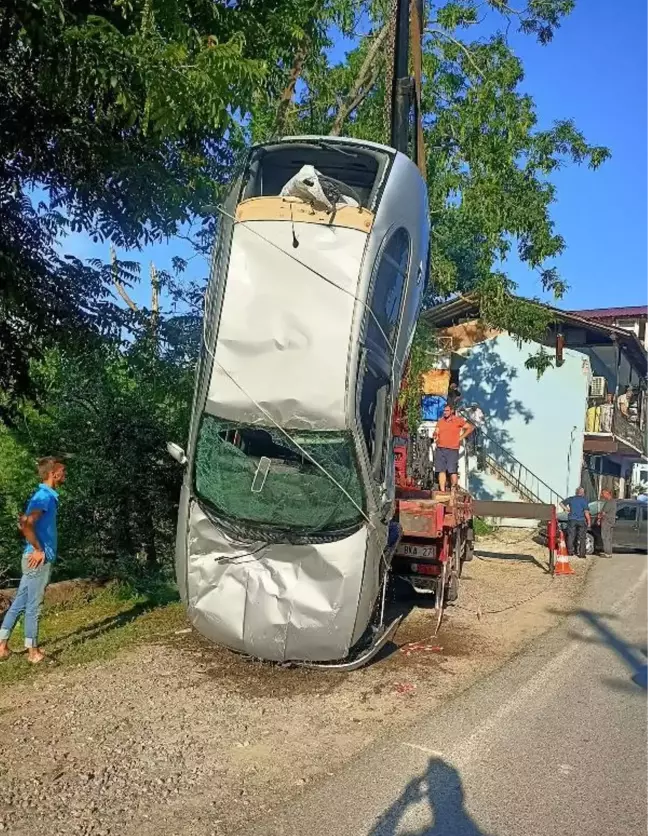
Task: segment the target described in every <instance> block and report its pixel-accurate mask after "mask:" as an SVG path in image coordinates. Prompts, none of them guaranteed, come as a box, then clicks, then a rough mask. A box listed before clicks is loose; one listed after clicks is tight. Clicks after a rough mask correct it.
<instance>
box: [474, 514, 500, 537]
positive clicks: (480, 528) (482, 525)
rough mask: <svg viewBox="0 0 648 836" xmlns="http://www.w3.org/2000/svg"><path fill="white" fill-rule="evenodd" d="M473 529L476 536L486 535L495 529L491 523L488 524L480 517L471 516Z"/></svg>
mask: <svg viewBox="0 0 648 836" xmlns="http://www.w3.org/2000/svg"><path fill="white" fill-rule="evenodd" d="M473 529H474V532H475V536H476V537H488V535H489V534H492V533H493V532H494V531H495V528H494V527H493V526H492V525H489V524H488V523H487V522H486V520H485V519H483V518H482V517H474V518H473Z"/></svg>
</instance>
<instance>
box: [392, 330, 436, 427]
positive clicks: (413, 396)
mask: <svg viewBox="0 0 648 836" xmlns="http://www.w3.org/2000/svg"><path fill="white" fill-rule="evenodd" d="M438 355H439V349H438V344H437V341H436V338H435V333H434V331H433V330H432V329H431V328H430V327H429V326H427V325H424V324H423V323H419V324H418V326H417V328H416V332H415V334H414V339H413V341H412V347H411V349H410V354H409V360H408V363H407V369H406V372H405V375H404V377H403V381H402V383H401V388H400V391H399V395H398V401H399V406H400V408H401V409H402V410H403V411H404V413H405V415H406V417H407V425H408V427H409V430H410V432H411V433H412V435H414V434H415V433H416V431H417V429H418V426H419V424H420V423H421V396H422V394H423V373H424V372H426V371H427V370H428V369H429V368H430V367H431V366H432V365H433V364H434V359H435V358H436V357H437V356H438Z"/></svg>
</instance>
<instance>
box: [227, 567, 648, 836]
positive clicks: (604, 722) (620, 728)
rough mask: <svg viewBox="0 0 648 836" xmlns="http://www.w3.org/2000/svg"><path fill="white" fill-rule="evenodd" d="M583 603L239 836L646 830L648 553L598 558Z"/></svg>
mask: <svg viewBox="0 0 648 836" xmlns="http://www.w3.org/2000/svg"><path fill="white" fill-rule="evenodd" d="M554 582H555V583H569V582H570V579H569V578H568V577H567V578H556V579H555V580H554ZM579 606H580V609H579V610H574V612H572V613H570V614H569V615H568V617H567V619H566V620H565V621H564V622H563V624H562V626H560V627H559V628H557V629H555V630H553V631H552V632H551V633H549V634H547V635H546V636H545V637H543V638H542V639H541V640H540V641H539V642H538V643H536V645H535V646H534V647H532V648H531V649H530V650H528V651H526V652H525V653H523V654H521V655H520V656H518V657H517V658H515V659H513V660H512V661H510V662H509V663H507V664H506V665H505V666H504V667H503V668H501V669H500V670H499V671H497V672H496V673H495V674H494V675H492V676H490V677H488V678H487V679H485V680H482V681H481V682H479V683H478V684H476V685H475V686H473V687H472V688H470V689H469V690H467V691H465V692H464V693H463V694H461V695H459V696H458V697H457V698H455V699H454V700H452V701H451V702H449V703H448V705H447V706H446V708H445V709H444V710H442V711H441V712H436V713H435V714H434V715H433V716H430V717H429V718H425V719H423V720H422V721H418V722H417V723H416V724H415V725H413V726H411V727H410V728H409V729H407V730H404V731H401V732H400V733H399V734H398V736H395V737H392V738H390V739H388V740H385V741H383V742H382V743H381V744H380V746H378V747H376V748H372V749H369V750H367V751H365V752H364V753H363V754H362V755H361V756H360V757H359V758H358V759H356V760H355V761H353V762H351V764H350V765H348V766H347V767H346V768H345V769H343V770H342V771H341V772H339V773H337V774H336V775H335V776H333V777H331V778H330V779H329V780H327V781H326V782H323V783H321V784H319V785H317V786H316V787H314V788H313V789H312V790H311V791H309V792H306V793H304V795H302V796H301V797H300V798H299V799H298V800H297V801H296V802H293V803H291V804H290V805H288V806H286V807H285V808H284V809H282V810H281V812H280V813H278V814H277V815H274V814H273V815H272V816H271V817H269V818H265V819H263V820H258V821H257V822H256V823H255V824H254V825H253V826H251V827H248V828H247V829H245V830H244V831H243V833H244V834H245V836H536V835H537V836H565V834H569V836H640V834H645V833H646V832H647V821H646V818H647V814H646V778H647V776H646V690H645V688H646V609H647V601H646V557H645V556H644V555H615V556H614V558H613V559H612V560H605V559H603V558H594V565H593V567H592V569H591V571H590V574H589V577H588V582H587V586H586V590H585V593H584V596H583V599H582V601H581V603H580V605H579Z"/></svg>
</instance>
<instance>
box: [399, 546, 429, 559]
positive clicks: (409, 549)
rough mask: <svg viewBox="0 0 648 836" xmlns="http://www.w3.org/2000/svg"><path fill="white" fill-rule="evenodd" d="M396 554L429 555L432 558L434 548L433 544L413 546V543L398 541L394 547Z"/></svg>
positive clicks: (406, 555)
mask: <svg viewBox="0 0 648 836" xmlns="http://www.w3.org/2000/svg"><path fill="white" fill-rule="evenodd" d="M396 554H398V555H401V556H402V557H429V558H431V559H434V558H435V557H436V549H435V547H434V546H415V545H414V544H413V543H400V544H399V546H398V548H397V549H396Z"/></svg>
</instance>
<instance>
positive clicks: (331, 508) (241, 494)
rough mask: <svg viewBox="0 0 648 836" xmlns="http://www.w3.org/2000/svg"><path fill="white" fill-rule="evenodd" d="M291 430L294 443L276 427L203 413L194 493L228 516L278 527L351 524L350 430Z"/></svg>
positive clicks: (356, 514) (355, 499) (355, 509)
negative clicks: (347, 431)
mask: <svg viewBox="0 0 648 836" xmlns="http://www.w3.org/2000/svg"><path fill="white" fill-rule="evenodd" d="M290 434H291V437H292V439H294V441H292V440H289V439H288V438H287V436H285V435H284V434H283V433H282V432H281V431H280V430H279V429H275V428H266V427H260V426H248V425H245V424H240V423H236V422H233V421H226V420H223V419H221V418H216V417H214V416H212V415H207V414H205V415H204V416H203V420H202V425H201V428H200V432H199V435H198V444H197V449H196V469H195V488H196V493H197V495H198V497H199V498H200V499H203V500H205V501H206V502H207V503H209V504H210V505H211V506H213V508H214V509H215V510H216V511H217V512H218V513H219V514H222V515H223V516H224V517H226V518H228V519H230V520H236V521H241V522H247V523H252V524H256V525H263V526H273V527H275V528H277V529H280V530H290V531H295V532H299V533H323V532H329V533H330V532H333V531H339V530H343V529H347V528H349V527H351V526H354V525H357V524H358V523H359V522H360V520H361V519H362V512H361V510H360V509H362V510H364V500H363V494H362V487H361V483H360V479H359V476H358V470H357V466H356V460H355V455H354V451H353V446H352V443H351V438H350V436H349V435H348V434H347V433H345V432H314V431H308V432H303V431H302V432H300V431H291V433H290ZM300 447H301V448H302V449H303V450H304V451H305V452H306V453H307V454H308V455H304V453H303V452H302V450H300V449H299V448H300ZM309 457H312V459H313V460H314V461H315V462H317V463H318V464H319V465H321V467H323V468H324V469H325V470H326V471H327V472H328V473H329V474H330V475H331V476H332V477H333V479H334V480H335V481H336V482H337V483H338V484H337V485H336V484H334V482H333V481H332V480H331V479H330V478H329V477H328V476H327V475H326V474H325V473H323V472H322V470H321V469H320V468H319V467H317V465H315V464H314V463H313V461H312V460H311V459H309ZM338 485H340V486H341V487H342V488H344V491H346V493H345V492H344V491H342V490H341V489H340V487H338ZM347 494H348V496H347ZM349 497H350V498H349Z"/></svg>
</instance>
